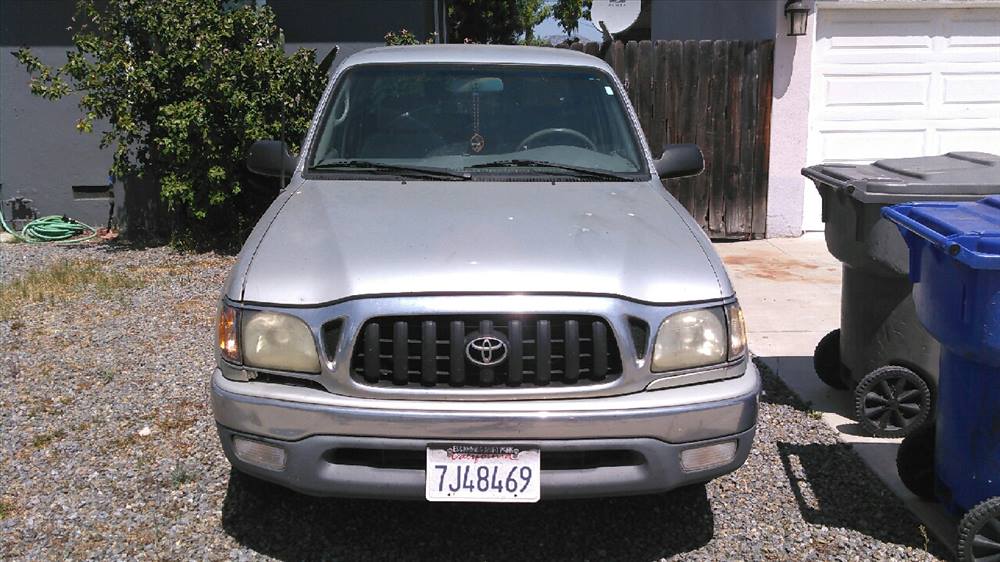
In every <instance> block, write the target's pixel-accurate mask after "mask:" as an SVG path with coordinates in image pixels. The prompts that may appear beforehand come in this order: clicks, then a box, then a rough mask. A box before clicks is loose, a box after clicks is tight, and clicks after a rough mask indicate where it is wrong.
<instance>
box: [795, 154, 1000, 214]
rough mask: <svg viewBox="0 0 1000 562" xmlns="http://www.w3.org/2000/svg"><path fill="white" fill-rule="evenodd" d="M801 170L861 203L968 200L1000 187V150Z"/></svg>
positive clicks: (807, 175)
mask: <svg viewBox="0 0 1000 562" xmlns="http://www.w3.org/2000/svg"><path fill="white" fill-rule="evenodd" d="M802 175H804V176H806V177H807V178H809V179H811V180H813V181H816V182H820V183H825V184H827V185H830V186H832V187H834V188H837V189H843V190H844V191H846V192H847V193H849V194H850V195H851V196H852V197H854V198H855V199H857V200H859V201H861V202H862V203H882V204H894V203H904V202H907V201H921V200H923V201H933V200H942V199H947V200H952V201H954V200H970V201H971V200H975V199H979V198H981V197H983V196H986V195H993V194H998V193H1000V156H997V155H995V154H988V153H985V152H949V153H947V154H942V155H940V156H922V157H919V158H893V159H888V160H878V161H877V162H874V163H872V164H818V165H816V166H810V167H808V168H803V169H802Z"/></svg>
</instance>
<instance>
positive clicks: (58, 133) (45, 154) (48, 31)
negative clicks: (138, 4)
mask: <svg viewBox="0 0 1000 562" xmlns="http://www.w3.org/2000/svg"><path fill="white" fill-rule="evenodd" d="M73 11H74V10H73V2H72V1H67V0H36V1H34V2H23V1H19V0H0V201H6V200H7V199H10V198H13V197H27V198H29V199H32V200H33V203H32V206H34V207H35V208H36V209H37V210H38V211H39V212H40V213H41V214H42V215H47V214H62V213H68V214H70V215H71V216H73V217H75V218H78V219H79V220H82V221H84V222H87V223H88V224H95V225H97V224H103V223H106V222H107V219H108V205H109V201H108V199H106V198H105V199H97V200H86V201H74V200H73V192H72V190H71V186H73V185H95V186H99V185H107V184H108V169H109V168H110V166H111V153H110V151H102V150H101V149H100V146H99V145H100V137H99V135H96V134H93V135H91V134H83V133H79V132H77V130H76V128H75V123H76V121H77V120H78V119H79V118H80V110H79V109H78V108H77V102H78V101H79V96H77V95H71V96H67V97H66V98H63V99H61V100H59V101H55V102H53V101H48V100H45V99H42V98H39V97H36V96H33V95H32V94H31V92H30V91H29V89H28V81H29V77H28V73H27V72H25V71H24V68H23V67H21V65H19V64H18V63H17V61H16V60H15V59H14V57H13V56H11V54H12V53H13V52H14V51H16V50H17V49H18V48H19V47H21V46H30V47H31V48H32V51H33V52H34V53H35V54H36V55H37V56H38V57H39V58H40V59H41V60H42V62H44V63H46V64H62V63H63V62H64V61H65V59H66V51H67V50H68V49H69V48H70V47H69V46H70V32H69V31H67V30H66V27H67V26H69V25H70V18H71V17H72V16H73ZM4 211H5V212H6V213H7V214H6V216H8V217H9V216H10V214H9V211H10V208H9V207H7V206H6V205H5V206H4Z"/></svg>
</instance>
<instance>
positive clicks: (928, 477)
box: [896, 422, 936, 500]
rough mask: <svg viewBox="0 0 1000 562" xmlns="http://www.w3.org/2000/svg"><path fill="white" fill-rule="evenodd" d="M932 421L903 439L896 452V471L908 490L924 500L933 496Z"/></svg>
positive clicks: (934, 430)
mask: <svg viewBox="0 0 1000 562" xmlns="http://www.w3.org/2000/svg"><path fill="white" fill-rule="evenodd" d="M935 432H936V428H935V427H934V423H933V422H931V423H926V424H924V425H923V426H922V427H919V428H917V429H915V430H913V432H911V433H910V434H909V435H907V436H906V438H905V439H903V442H902V443H901V444H900V445H899V451H897V452H896V471H897V472H898V473H899V479H900V480H902V481H903V484H904V485H905V486H906V488H907V489H908V490H910V491H911V492H913V493H914V494H916V495H918V496H920V497H921V498H923V499H925V500H932V499H934V498H935V496H934V440H935Z"/></svg>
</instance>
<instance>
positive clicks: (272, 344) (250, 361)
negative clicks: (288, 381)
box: [241, 310, 319, 373]
mask: <svg viewBox="0 0 1000 562" xmlns="http://www.w3.org/2000/svg"><path fill="white" fill-rule="evenodd" d="M241 343H242V344H243V361H244V362H245V363H246V364H247V365H249V366H252V367H260V368H263V369H276V370H279V371H299V372H303V373H318V372H319V357H318V356H317V355H316V342H315V341H314V340H313V336H312V332H310V331H309V327H308V326H306V324H305V322H303V321H302V320H299V319H298V318H296V317H294V316H289V315H287V314H280V313H276V312H257V311H248V310H245V311H243V337H242V339H241Z"/></svg>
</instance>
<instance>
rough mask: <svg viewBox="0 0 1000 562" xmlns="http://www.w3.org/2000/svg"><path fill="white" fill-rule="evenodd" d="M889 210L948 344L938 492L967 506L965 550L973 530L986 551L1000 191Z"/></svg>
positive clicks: (927, 308) (999, 453)
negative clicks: (973, 199) (960, 200)
mask: <svg viewBox="0 0 1000 562" xmlns="http://www.w3.org/2000/svg"><path fill="white" fill-rule="evenodd" d="M883 215H884V216H885V217H886V218H887V219H889V220H891V221H892V222H894V223H896V224H897V225H899V227H900V232H902V234H903V238H904V240H905V241H906V243H907V246H908V247H909V253H910V256H909V257H910V278H911V280H912V281H913V283H914V287H913V300H914V304H915V305H916V312H917V317H918V318H919V319H920V322H921V323H922V324H923V325H924V327H926V328H927V331H928V332H929V333H930V334H931V335H932V336H933V337H934V338H935V339H936V340H938V341H939V342H940V343H941V347H942V352H941V364H940V381H939V387H938V401H937V403H938V421H937V435H936V443H935V446H934V458H935V460H934V473H935V479H936V492H937V496H938V498H939V499H940V500H941V501H942V502H943V503H944V504H945V505H946V506H947V507H949V508H950V509H951V510H952V511H954V512H957V513H965V514H966V518H964V519H963V524H962V526H960V547H959V550H960V553H962V548H963V545H962V542H961V541H962V537H963V536H965V535H969V533H971V535H969V536H965V539H966V543H965V545H964V548H965V549H966V550H965V552H964V554H963V556H965V555H968V556H971V558H966V559H969V560H979V559H981V558H980V556H979V555H978V554H976V553H973V551H972V549H973V548H979V547H982V546H983V545H987V546H989V544H991V543H992V544H994V545H996V544H997V542H996V538H990V537H986V536H985V535H983V536H980V535H977V534H976V533H978V532H980V531H982V532H984V533H989V532H992V533H997V532H998V531H997V529H1000V196H992V197H987V198H985V199H982V200H980V201H977V202H971V203H910V204H903V205H897V206H894V207H888V208H886V209H884V210H883ZM984 502H985V503H984ZM971 516H974V517H973V518H974V519H976V520H975V521H972V522H969V523H968V524H967V522H966V520H965V519H967V518H968V517H971ZM969 525H971V526H972V527H977V526H978V530H977V529H975V528H963V527H968V526H969ZM984 529H985V530H984ZM962 533H964V535H963V534H962ZM984 537H985V538H984ZM976 545H979V546H978V547H977V546H976ZM995 554H996V555H997V556H998V557H1000V548H997V551H996V552H995ZM984 556H985V555H984ZM982 559H988V558H985V557H984V558H982ZM998 559H1000V558H998Z"/></svg>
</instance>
